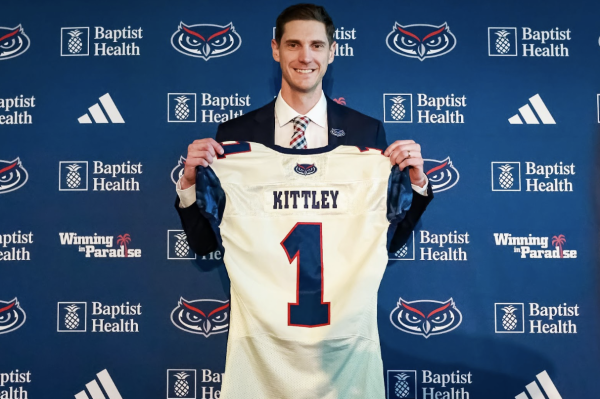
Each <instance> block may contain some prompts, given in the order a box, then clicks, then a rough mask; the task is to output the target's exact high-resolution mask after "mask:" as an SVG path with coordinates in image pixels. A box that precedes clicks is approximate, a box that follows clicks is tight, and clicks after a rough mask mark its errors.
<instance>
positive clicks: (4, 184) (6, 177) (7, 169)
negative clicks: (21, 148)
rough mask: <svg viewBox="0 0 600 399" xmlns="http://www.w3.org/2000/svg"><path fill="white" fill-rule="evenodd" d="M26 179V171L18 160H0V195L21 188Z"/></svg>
mask: <svg viewBox="0 0 600 399" xmlns="http://www.w3.org/2000/svg"><path fill="white" fill-rule="evenodd" d="M27 178H28V175H27V171H26V170H25V168H23V165H22V164H21V160H20V159H19V158H17V159H15V160H13V161H2V160H0V194H4V193H8V192H9V191H14V190H16V189H18V188H21V187H22V186H23V185H25V183H26V182H27Z"/></svg>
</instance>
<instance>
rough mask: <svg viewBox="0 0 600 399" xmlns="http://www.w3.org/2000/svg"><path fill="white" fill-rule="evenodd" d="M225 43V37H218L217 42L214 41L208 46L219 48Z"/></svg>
mask: <svg viewBox="0 0 600 399" xmlns="http://www.w3.org/2000/svg"><path fill="white" fill-rule="evenodd" d="M226 42H227V38H225V37H220V38H218V39H217V40H214V41H212V42H210V44H212V45H213V46H216V47H221V46H223V45H224V44H225V43H226Z"/></svg>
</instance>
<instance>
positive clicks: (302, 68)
mask: <svg viewBox="0 0 600 399" xmlns="http://www.w3.org/2000/svg"><path fill="white" fill-rule="evenodd" d="M334 32H335V27H334V25H333V21H332V20H331V18H330V17H329V15H328V14H327V12H326V11H325V9H324V8H323V7H320V6H316V5H312V4H297V5H294V6H290V7H288V8H287V9H285V10H284V11H283V12H282V13H281V14H280V15H279V17H278V18H277V22H276V28H275V39H273V40H272V42H271V48H272V51H273V58H274V59H275V61H277V62H279V63H280V65H281V72H282V82H281V91H280V93H279V95H278V96H277V99H276V100H274V101H272V102H271V103H269V104H267V105H265V106H264V107H262V108H259V109H257V110H255V111H252V112H250V113H248V114H246V115H243V116H241V117H239V118H236V119H232V120H230V121H228V122H226V123H223V124H221V125H219V128H218V130H217V135H216V141H215V140H213V139H210V138H209V139H202V140H195V141H194V142H193V143H192V144H190V145H189V147H188V154H187V161H186V164H185V169H184V173H183V176H182V177H181V178H180V179H179V181H178V182H177V193H178V198H177V200H176V204H175V207H176V209H177V212H178V213H179V216H180V218H181V223H182V225H183V228H184V230H185V233H186V235H187V239H188V242H189V244H190V247H191V248H192V249H193V250H194V252H196V254H198V255H206V254H208V253H209V252H212V251H214V250H215V249H217V245H218V244H217V239H216V236H215V233H214V232H213V231H212V229H211V227H210V224H209V222H208V220H207V219H206V218H204V217H203V216H202V215H201V213H200V209H199V208H198V206H197V205H196V203H195V201H196V193H195V183H196V167H198V166H200V167H207V166H209V165H210V164H211V163H212V162H213V160H214V159H215V157H216V154H217V153H218V154H222V153H223V148H222V147H221V146H220V145H219V143H218V142H223V141H252V142H257V143H261V144H265V145H267V146H272V145H277V146H281V147H287V148H298V149H301V148H308V149H311V148H319V147H324V146H327V145H330V146H336V145H356V146H362V147H372V148H379V149H384V148H386V147H387V149H386V150H385V153H384V155H385V156H388V157H389V158H390V162H391V164H392V165H398V166H399V168H400V169H401V170H404V168H407V167H409V168H410V171H409V174H410V180H411V183H412V188H413V191H414V193H413V201H412V205H411V208H410V210H409V211H408V213H407V215H406V217H405V218H404V219H403V220H402V222H400V223H399V225H398V226H397V228H396V230H395V233H394V235H393V238H392V240H391V242H390V245H389V249H390V251H392V252H393V251H397V250H398V249H399V248H400V247H401V246H402V245H404V243H406V241H407V239H408V238H409V236H410V234H411V232H412V231H413V230H414V227H415V225H416V223H417V222H418V220H419V218H420V217H421V214H422V213H423V212H424V211H425V208H426V207H427V205H428V204H429V202H430V201H431V200H432V199H433V193H432V191H431V186H430V185H429V184H428V180H427V177H426V176H425V174H424V173H423V157H422V155H421V146H420V145H419V144H417V143H415V142H414V141H413V140H397V141H395V142H394V143H392V144H391V145H390V146H389V147H388V146H387V141H386V136H385V131H384V129H383V125H382V123H381V122H380V121H378V120H376V119H374V118H370V117H368V116H366V115H363V114H361V113H359V112H357V111H354V110H352V109H350V108H347V107H344V106H342V105H339V104H337V103H336V102H335V101H333V100H331V99H330V98H328V97H326V96H325V95H324V93H323V90H322V83H323V76H324V75H325V72H327V66H328V65H329V64H331V63H332V62H333V59H334V54H335V48H336V46H337V43H336V42H335V41H334V40H333V35H334Z"/></svg>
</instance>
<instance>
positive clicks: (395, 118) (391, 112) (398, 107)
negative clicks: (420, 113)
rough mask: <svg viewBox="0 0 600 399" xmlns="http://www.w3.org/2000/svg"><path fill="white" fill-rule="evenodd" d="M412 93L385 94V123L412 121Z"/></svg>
mask: <svg viewBox="0 0 600 399" xmlns="http://www.w3.org/2000/svg"><path fill="white" fill-rule="evenodd" d="M412 110H413V101H412V94H408V93H396V94H384V95H383V121H384V122H385V123H412V121H413V117H412V115H413V112H412Z"/></svg>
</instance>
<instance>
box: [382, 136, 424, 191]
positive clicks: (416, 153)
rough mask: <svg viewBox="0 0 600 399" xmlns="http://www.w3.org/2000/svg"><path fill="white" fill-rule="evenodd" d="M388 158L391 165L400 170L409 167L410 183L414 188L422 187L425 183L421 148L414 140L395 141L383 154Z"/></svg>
mask: <svg viewBox="0 0 600 399" xmlns="http://www.w3.org/2000/svg"><path fill="white" fill-rule="evenodd" d="M383 155H385V156H386V157H389V158H390V162H391V163H392V165H398V167H399V168H400V170H404V168H406V167H407V166H408V167H410V169H409V174H410V182H411V183H412V184H414V185H416V186H419V187H423V186H424V185H425V183H426V181H427V179H426V177H425V173H423V157H422V156H421V146H420V145H419V144H417V143H415V142H414V140H396V141H394V142H393V143H392V144H391V145H390V146H389V147H388V148H387V150H385V152H384V153H383Z"/></svg>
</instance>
